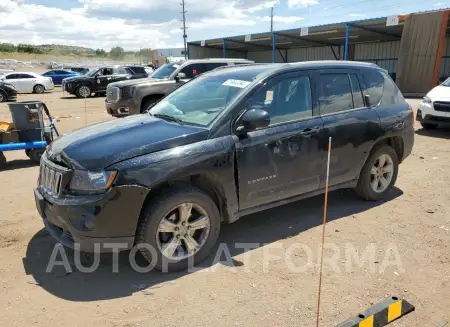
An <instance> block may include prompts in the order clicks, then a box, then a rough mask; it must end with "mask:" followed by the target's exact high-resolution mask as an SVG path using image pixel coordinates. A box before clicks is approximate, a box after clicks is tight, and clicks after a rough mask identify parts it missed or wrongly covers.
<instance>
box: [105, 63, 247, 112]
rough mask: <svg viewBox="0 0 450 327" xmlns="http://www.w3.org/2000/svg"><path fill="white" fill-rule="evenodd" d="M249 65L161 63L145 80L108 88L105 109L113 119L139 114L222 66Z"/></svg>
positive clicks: (112, 85) (127, 82)
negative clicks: (189, 82) (183, 86)
mask: <svg viewBox="0 0 450 327" xmlns="http://www.w3.org/2000/svg"><path fill="white" fill-rule="evenodd" d="M252 63H254V62H253V61H250V60H246V59H197V60H186V61H183V62H175V63H170V64H165V65H163V66H161V67H160V68H158V69H157V70H156V71H155V72H154V73H153V74H152V75H151V78H150V79H148V80H146V81H124V82H118V83H112V84H110V85H108V88H107V91H106V101H105V106H106V110H107V112H108V113H109V114H110V115H112V116H115V117H123V116H128V115H135V114H139V113H142V112H144V111H146V110H148V109H149V108H151V106H152V105H154V104H155V103H156V102H158V101H159V100H160V99H162V98H163V97H164V96H166V95H167V94H169V93H170V92H172V91H173V90H175V89H176V88H178V87H179V86H180V85H182V84H184V83H185V82H187V81H189V80H190V79H191V78H193V77H195V76H197V75H200V74H202V73H205V72H208V71H211V70H213V69H216V68H218V67H222V66H234V65H238V64H252Z"/></svg>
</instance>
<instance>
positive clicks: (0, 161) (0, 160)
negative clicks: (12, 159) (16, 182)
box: [0, 152, 6, 167]
mask: <svg viewBox="0 0 450 327" xmlns="http://www.w3.org/2000/svg"><path fill="white" fill-rule="evenodd" d="M5 164H6V157H5V155H4V154H3V152H0V167H2V166H3V165H5Z"/></svg>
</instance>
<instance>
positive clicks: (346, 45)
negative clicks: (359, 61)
mask: <svg viewBox="0 0 450 327" xmlns="http://www.w3.org/2000/svg"><path fill="white" fill-rule="evenodd" d="M349 34H350V25H348V24H345V45H344V60H348V40H349Z"/></svg>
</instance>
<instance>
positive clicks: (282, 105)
mask: <svg viewBox="0 0 450 327" xmlns="http://www.w3.org/2000/svg"><path fill="white" fill-rule="evenodd" d="M247 108H260V109H263V110H265V111H267V112H268V113H269V115H270V125H271V126H272V125H276V124H280V123H285V122H289V121H296V120H299V119H303V118H308V117H311V116H312V100H311V82H310V79H309V76H307V75H301V76H295V77H289V78H285V79H280V80H278V81H276V82H275V83H274V84H271V85H270V84H269V85H268V86H265V87H263V88H261V89H259V90H258V91H257V92H256V93H255V94H254V95H253V96H252V97H251V98H250V99H249V100H248V102H247Z"/></svg>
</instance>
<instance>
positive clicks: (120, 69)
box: [117, 67, 129, 75]
mask: <svg viewBox="0 0 450 327" xmlns="http://www.w3.org/2000/svg"><path fill="white" fill-rule="evenodd" d="M117 74H119V75H126V74H129V72H128V70H127V69H125V68H123V67H119V68H117Z"/></svg>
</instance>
